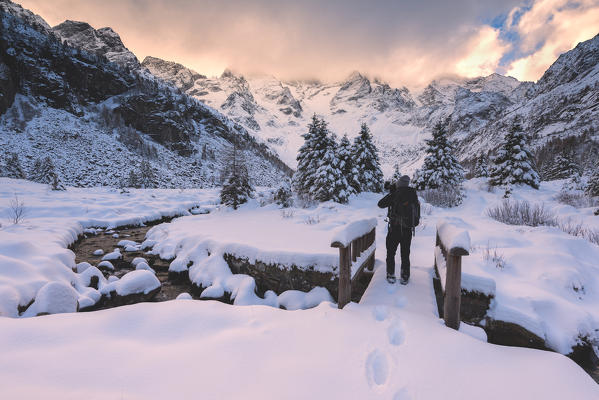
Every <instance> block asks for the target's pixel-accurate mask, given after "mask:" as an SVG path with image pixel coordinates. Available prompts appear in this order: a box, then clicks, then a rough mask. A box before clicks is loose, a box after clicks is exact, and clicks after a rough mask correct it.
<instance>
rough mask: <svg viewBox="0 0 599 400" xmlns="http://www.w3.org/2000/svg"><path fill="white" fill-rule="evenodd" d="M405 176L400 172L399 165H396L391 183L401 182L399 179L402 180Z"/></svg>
mask: <svg viewBox="0 0 599 400" xmlns="http://www.w3.org/2000/svg"><path fill="white" fill-rule="evenodd" d="M402 176H403V175H402V174H401V171H400V170H399V165H398V164H395V165H394V166H393V175H392V176H391V182H399V178H401V177H402Z"/></svg>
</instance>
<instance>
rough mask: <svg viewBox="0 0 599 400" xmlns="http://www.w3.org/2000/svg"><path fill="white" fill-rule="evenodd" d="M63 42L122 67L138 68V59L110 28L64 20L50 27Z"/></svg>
mask: <svg viewBox="0 0 599 400" xmlns="http://www.w3.org/2000/svg"><path fill="white" fill-rule="evenodd" d="M52 31H53V32H54V33H55V34H56V35H57V36H58V37H60V39H61V40H62V41H63V43H66V44H68V45H69V46H71V47H75V48H79V49H83V50H85V51H87V52H88V53H91V54H97V55H100V56H104V57H106V58H107V59H108V60H109V61H111V62H114V63H117V64H119V65H120V66H122V67H128V68H132V69H137V68H139V66H140V64H139V60H138V59H137V57H135V54H133V53H132V52H130V51H129V49H127V48H126V47H125V45H124V44H123V42H122V41H121V37H120V36H119V35H118V34H117V33H116V32H115V31H113V30H112V28H108V27H107V28H100V29H98V30H96V29H94V28H92V27H91V25H90V24H88V23H87V22H79V21H71V20H66V21H64V22H63V23H62V24H60V25H56V26H55V27H54V28H52Z"/></svg>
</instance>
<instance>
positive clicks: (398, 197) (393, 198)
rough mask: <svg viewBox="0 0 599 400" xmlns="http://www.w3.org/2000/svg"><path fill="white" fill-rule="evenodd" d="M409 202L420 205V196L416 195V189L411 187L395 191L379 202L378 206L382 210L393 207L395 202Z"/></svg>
mask: <svg viewBox="0 0 599 400" xmlns="http://www.w3.org/2000/svg"><path fill="white" fill-rule="evenodd" d="M406 201H407V202H409V203H411V204H416V203H418V195H417V194H416V189H414V188H413V187H409V186H401V187H399V188H397V189H395V190H394V191H392V192H390V193H389V194H387V195H386V196H385V197H383V198H382V199H381V200H379V202H378V206H379V207H380V208H387V207H391V205H392V204H393V202H398V203H404V202H406Z"/></svg>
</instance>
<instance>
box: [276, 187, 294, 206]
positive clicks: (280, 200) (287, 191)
mask: <svg viewBox="0 0 599 400" xmlns="http://www.w3.org/2000/svg"><path fill="white" fill-rule="evenodd" d="M273 200H274V201H275V203H277V204H278V205H280V206H281V207H283V208H287V207H291V206H292V205H293V192H292V191H291V182H290V181H289V180H284V181H283V182H282V183H281V184H280V185H279V187H278V188H277V190H276V191H275V194H274V196H273Z"/></svg>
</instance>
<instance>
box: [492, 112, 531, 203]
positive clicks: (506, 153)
mask: <svg viewBox="0 0 599 400" xmlns="http://www.w3.org/2000/svg"><path fill="white" fill-rule="evenodd" d="M492 161H493V164H494V165H493V167H492V168H491V173H490V179H489V183H490V184H491V185H493V186H507V187H508V188H509V186H511V185H528V186H531V187H533V188H535V189H538V188H539V180H540V178H539V174H538V173H537V171H536V170H535V167H534V162H533V157H532V154H531V152H530V150H529V147H528V144H527V142H526V137H525V135H524V132H523V131H522V127H521V126H520V124H519V123H518V122H517V121H516V122H514V124H513V125H512V127H511V129H510V131H509V132H508V134H507V135H505V139H504V142H503V145H502V147H501V149H499V151H498V152H497V155H496V156H495V157H494V158H493V159H492ZM507 194H508V193H506V195H507Z"/></svg>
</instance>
